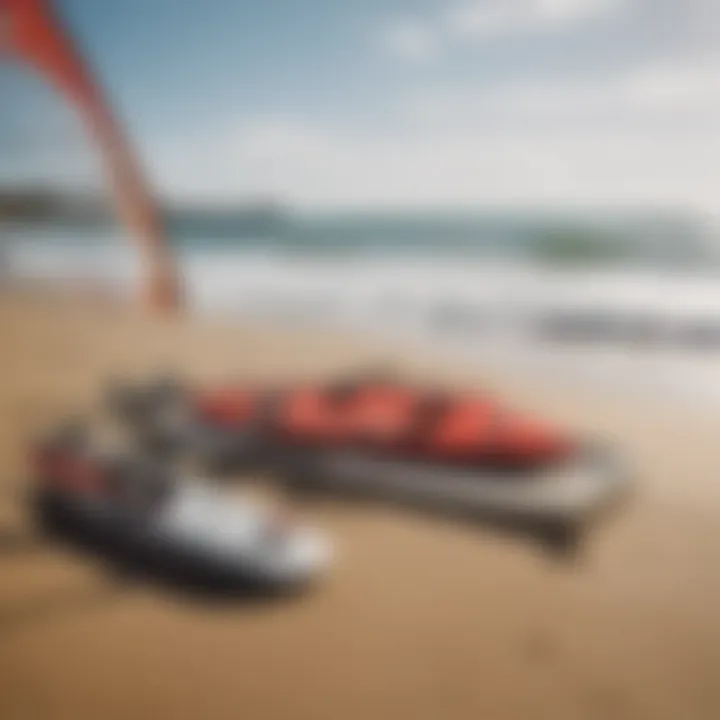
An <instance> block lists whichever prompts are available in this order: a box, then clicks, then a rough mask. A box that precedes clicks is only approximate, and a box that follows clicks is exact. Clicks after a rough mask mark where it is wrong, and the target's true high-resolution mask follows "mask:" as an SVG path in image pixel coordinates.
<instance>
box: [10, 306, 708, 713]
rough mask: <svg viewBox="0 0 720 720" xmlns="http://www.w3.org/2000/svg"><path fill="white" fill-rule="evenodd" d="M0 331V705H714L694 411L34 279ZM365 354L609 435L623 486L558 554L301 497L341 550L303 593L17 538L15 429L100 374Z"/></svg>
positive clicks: (207, 372) (324, 369) (281, 370)
mask: <svg viewBox="0 0 720 720" xmlns="http://www.w3.org/2000/svg"><path fill="white" fill-rule="evenodd" d="M0 338H2V341H1V342H2V345H1V346H0V348H1V349H0V369H1V372H0V479H1V480H2V482H3V484H4V490H5V491H6V496H5V497H3V499H2V501H0V523H1V524H0V717H2V718H3V720H35V719H38V720H44V719H45V718H47V719H48V720H50V719H52V720H63V719H65V718H67V719H68V720H83V719H84V718H88V719H90V718H92V719H93V720H94V719H95V718H103V720H114V719H115V718H117V719H118V720H127V719H128V718H133V719H134V720H140V719H144V718H148V719H150V718H173V719H184V718H188V719H190V718H192V719H193V720H195V719H197V718H203V719H204V720H215V719H216V718H218V719H219V718H228V719H230V718H233V720H234V719H235V718H238V717H245V718H252V719H253V720H255V719H259V720H263V719H265V718H298V719H307V720H323V719H324V718H327V719H328V720H339V719H342V720H351V719H353V718H358V719H360V718H362V719H363V720H365V719H366V718H373V720H383V719H385V718H387V719H388V720H389V719H391V718H392V719H396V718H412V720H422V719H423V718H427V719H428V720H430V719H432V720H437V719H439V718H453V719H454V718H468V719H470V718H472V719H473V720H475V719H477V718H488V719H492V720H504V719H505V718H535V719H540V718H553V719H554V720H562V719H564V718H567V720H580V719H583V720H584V719H592V718H653V719H661V718H668V719H672V720H677V718H683V719H684V720H694V719H699V720H704V719H705V718H708V719H710V718H717V717H720V685H718V683H717V679H718V676H719V675H720V522H719V520H720V443H719V442H718V432H719V431H718V423H717V418H714V417H712V416H711V415H710V414H704V415H703V414H701V413H700V411H692V410H690V409H681V408H677V407H671V406H663V404H662V403H661V402H653V403H650V401H649V399H648V400H639V399H638V398H623V397H620V396H617V397H613V396H609V395H608V394H606V393H600V392H591V391H590V390H581V389H579V388H570V387H566V386H561V385H560V384H559V381H558V380H557V379H553V380H552V381H551V380H550V379H547V380H545V381H543V382H539V381H538V380H537V379H534V380H530V379H528V378H524V379H523V378H521V377H513V376H512V375H511V374H510V373H503V372H499V371H497V370H493V371H490V370H489V369H487V368H478V367H458V366H451V364H450V363H443V362H440V361H438V360H437V359H435V358H430V357H423V358H419V357H416V356H415V355H414V354H412V353H404V352H401V351H400V350H392V351H390V350H382V351H380V350H379V349H377V348H375V349H373V348H372V346H371V344H370V343H368V342H360V341H359V340H354V341H353V340H351V339H349V338H341V337H337V336H330V335H326V334H322V333H318V332H316V333H307V332H301V331H299V330H298V331H280V330H269V329H267V328H265V329H263V328H252V327H231V326H228V325H224V324H222V323H221V322H217V323H210V322H205V323H203V324H200V323H199V322H197V323H194V324H193V323H185V322H181V321H160V320H150V319H147V318H142V317H140V316H139V315H136V314H134V313H132V312H128V311H125V312H121V311H119V310H117V309H113V308H111V307H107V306H104V305H103V304H102V303H101V302H97V303H95V304H88V303H84V304H81V303H79V302H78V301H77V300H73V299H71V298H67V297H66V298H62V297H57V296H53V295H48V294H45V295H40V294H35V295H30V294H27V293H21V292H13V293H8V292H4V293H3V294H1V295H0ZM380 359H383V360H387V359H390V360H392V361H394V362H395V363H396V364H398V365H399V366H400V367H402V368H405V369H406V371H407V372H408V373H409V374H414V375H416V376H419V377H429V378H433V379H436V380H437V381H438V382H440V381H443V382H448V383H455V382H457V383H462V384H463V385H465V386H468V387H471V388H485V387H488V386H489V387H491V388H493V389H494V390H496V391H497V392H498V393H499V394H500V395H502V396H503V397H506V398H509V399H510V400H512V401H513V402H514V403H515V404H517V405H519V406H521V407H523V408H527V409H530V410H533V411H536V412H539V413H541V414H543V415H545V416H548V417H551V418H554V419H557V420H559V421H562V422H564V423H568V424H570V425H571V426H572V427H577V428H580V429H582V430H584V431H587V432H590V433H593V434H596V435H599V436H601V437H603V438H605V439H607V440H608V441H611V442H615V443H616V444H617V445H618V446H619V447H620V448H621V450H622V451H623V452H624V453H625V454H626V455H627V456H628V457H629V458H630V459H631V461H632V463H633V465H634V466H635V469H636V477H637V482H638V493H637V497H636V498H635V500H634V502H633V503H632V504H631V505H629V506H628V507H626V508H625V509H623V510H622V511H621V512H619V513H617V515H615V516H614V517H613V518H611V519H608V521H607V522H604V523H603V524H602V525H601V526H600V527H598V528H597V530H596V532H594V533H593V535H592V537H591V538H590V539H589V543H588V545H587V547H586V550H585V552H584V553H583V555H582V556H581V557H578V558H577V559H575V560H574V561H571V562H562V561H559V560H558V559H553V558H551V557H548V556H547V555H545V554H543V552H542V551H541V550H540V549H539V548H538V547H537V546H536V545H533V544H532V543H529V542H525V541H523V540H521V539H519V538H513V537H506V536H500V535H498V534H496V533H494V532H492V531H491V530H489V529H486V528H481V527H471V526H469V525H466V524H465V525H461V524H458V523H454V522H452V521H450V520H448V519H434V518H430V517H421V516H418V515H415V514H413V513H411V512H402V511H400V510H392V509H389V508H381V507H372V506H363V507H358V506H351V505H348V504H332V503H323V504H322V505H317V506H312V507H307V508H305V509H304V511H303V512H304V513H306V514H307V515H308V516H309V517H310V518H312V519H313V521H315V522H317V523H318V524H320V525H322V526H323V527H325V528H326V529H327V530H328V531H329V532H330V533H331V534H332V536H333V538H334V539H335V542H336V549H337V555H338V557H337V565H336V567H335V568H334V571H333V572H332V573H331V574H330V575H329V576H328V578H327V580H326V581H325V582H324V583H322V584H321V585H320V586H319V587H318V588H317V589H316V590H315V591H314V592H312V593H311V594H309V595H307V596H305V597H303V598H300V599H298V600H295V601H292V602H284V603H273V604H258V603H254V604H249V603H243V602H235V603H224V604H222V605H210V604H208V603H207V602H203V601H200V600H197V599H187V598H186V599H183V598H179V597H175V596H173V595H172V594H171V593H169V592H168V591H166V590H165V591H164V590H160V589H154V588H150V587H147V586H143V585H140V584H133V583H129V582H119V581H118V579H117V578H116V577H114V576H113V575H112V574H110V573H108V572H106V571H104V570H103V569H102V568H100V567H99V566H98V565H97V564H95V563H93V562H91V561H89V560H87V559H83V558H78V557H76V556H74V555H73V554H71V553H68V552H66V551H62V552H61V551H59V550H54V549H52V550H47V549H44V548H37V547H33V546H28V547H23V546H22V545H21V538H22V537H23V535H22V533H24V532H25V531H26V529H27V527H26V519H25V518H24V516H23V513H22V509H21V507H20V506H19V505H18V503H16V502H15V501H14V500H13V499H12V497H11V495H12V491H13V488H14V486H15V485H16V484H17V483H20V485H21V484H22V480H23V477H24V472H25V471H24V457H23V451H24V444H25V441H26V439H27V438H28V437H29V436H30V435H31V434H32V433H34V432H37V431H38V430H40V429H42V428H43V427H44V426H46V425H47V424H51V423H52V421H53V420H54V419H58V418H61V417H64V416H65V415H67V414H68V413H69V412H76V411H80V412H82V411H83V410H85V409H88V408H91V407H92V406H93V403H94V402H95V401H96V398H97V395H98V390H99V388H100V387H101V386H102V384H103V382H104V381H105V380H107V379H108V378H109V377H111V376H113V375H127V374H131V375H133V374H136V375H138V376H140V375H142V374H143V373H146V372H149V371H153V370H158V369H166V368H167V369H176V370H179V371H182V372H183V373H186V374H188V375H189V376H192V377H197V378H205V379H212V378H223V377H233V376H235V377H253V378H280V377H283V378H287V377H296V376H304V375H308V374H310V375H318V376H321V375H326V374H328V373H332V372H336V371H338V370H341V369H347V368H348V367H352V366H357V365H362V364H364V363H367V362H370V361H373V360H380ZM16 531H17V532H16ZM17 533H20V535H18V534H17Z"/></svg>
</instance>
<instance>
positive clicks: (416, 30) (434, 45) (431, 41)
mask: <svg viewBox="0 0 720 720" xmlns="http://www.w3.org/2000/svg"><path fill="white" fill-rule="evenodd" d="M382 41H383V44H384V46H385V48H386V49H387V50H389V51H390V52H391V53H392V54H393V55H396V56H397V57H399V58H402V59H403V60H409V61H411V62H424V61H427V60H429V59H431V58H432V57H434V56H435V54H436V53H437V51H438V37H437V33H436V30H435V29H434V28H433V27H432V25H431V24H430V23H427V22H424V21H422V20H414V19H410V18H404V19H397V20H393V21H392V22H390V23H389V24H388V25H387V26H386V27H385V28H383V32H382Z"/></svg>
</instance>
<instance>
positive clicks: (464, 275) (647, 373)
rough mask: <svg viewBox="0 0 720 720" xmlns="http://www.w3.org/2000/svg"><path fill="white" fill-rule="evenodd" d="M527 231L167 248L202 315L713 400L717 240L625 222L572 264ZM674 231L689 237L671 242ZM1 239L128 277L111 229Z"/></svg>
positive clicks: (10, 262)
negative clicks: (610, 241)
mask: <svg viewBox="0 0 720 720" xmlns="http://www.w3.org/2000/svg"><path fill="white" fill-rule="evenodd" d="M527 227H528V225H527V223H526V224H525V226H523V223H522V222H516V223H515V225H508V224H506V225H504V226H503V225H502V224H497V223H496V224H495V226H493V223H492V222H490V221H487V220H486V221H485V223H484V225H483V226H482V227H480V226H475V227H473V226H472V224H471V223H470V221H469V220H467V219H461V220H459V221H456V222H455V224H453V225H452V226H448V225H446V226H443V225H442V223H440V222H439V221H436V222H435V224H433V223H422V222H420V221H419V220H416V221H415V224H414V225H413V223H411V222H405V224H403V222H401V221H400V219H398V218H381V219H374V220H373V221H366V222H365V224H364V225H363V222H362V221H361V220H358V219H357V218H352V219H350V220H347V219H346V220H345V221H344V224H343V222H342V221H341V220H339V219H337V218H330V219H324V220H323V221H322V223H318V224H315V225H314V226H313V225H312V224H311V223H307V224H306V225H305V226H303V227H300V228H296V229H295V232H294V233H288V232H287V231H285V232H281V233H277V232H276V233H275V234H273V235H272V236H271V237H268V236H267V235H265V236H263V235H262V233H260V234H259V235H257V236H255V237H252V236H251V235H250V233H248V232H246V231H245V232H241V231H240V230H238V229H237V228H236V235H237V237H235V238H233V226H232V223H228V222H226V223H225V224H224V225H222V228H221V229H222V232H218V228H217V226H215V227H214V228H212V232H210V231H209V230H208V228H207V227H203V226H202V224H196V225H193V224H192V223H190V224H187V225H186V226H185V228H184V232H176V246H177V250H178V255H179V258H180V263H181V266H182V270H183V274H184V279H185V282H186V285H187V292H188V297H189V300H190V306H191V308H192V310H193V311H194V312H197V313H210V314H213V315H218V314H222V315H224V316H226V317H229V318H236V319H237V320H238V321H248V320H251V321H261V322H265V323H274V324H278V325H290V326H292V327H303V326H306V327H323V328H337V329H342V330H344V331H347V330H350V331H357V332H361V333H366V334H369V335H374V336H378V337H381V338H386V339H388V340H390V341H392V342H393V343H398V342H399V343H406V344H408V346H412V347H417V348H421V349H422V348H425V349H428V350H432V352H434V353H439V354H441V355H452V356H461V357H463V358H465V359H469V360H470V361H473V362H477V363H478V364H480V365H482V364H486V365H491V364H498V365H502V366H513V367H515V368H517V369H519V370H522V371H525V372H528V373H538V374H541V375H555V376H558V377H560V378H562V379H563V380H564V381H567V382H580V383H588V382H589V383H593V384H595V385H600V386H602V387H604V388H607V389H608V390H609V391H610V390H612V391H617V392H622V393H628V392H638V393H643V394H645V395H646V396H648V395H649V396H662V397H663V398H669V399H677V400H683V401H691V402H696V403H704V404H707V403H711V404H712V405H713V406H717V405H718V404H720V264H716V262H715V260H714V255H713V253H712V249H713V245H712V243H708V242H707V240H706V238H702V242H701V241H700V240H699V239H698V238H699V236H698V234H697V233H695V234H693V233H691V232H689V231H688V228H687V227H681V226H675V227H674V228H673V227H672V226H671V225H668V224H662V223H659V224H656V225H655V226H652V225H647V224H646V225H645V226H638V225H637V224H636V225H634V226H633V225H632V224H627V225H626V234H625V236H624V241H623V242H617V243H616V244H615V245H614V251H613V253H604V254H602V255H600V256H598V257H575V256H572V253H571V257H570V258H568V257H567V244H563V245H561V246H560V250H561V253H560V254H559V255H558V254H557V247H553V248H552V249H553V253H554V254H553V255H552V256H547V255H544V254H543V253H542V252H541V253H538V252H537V247H538V246H537V244H533V243H534V242H535V243H537V238H538V237H542V235H541V234H540V233H536V234H535V235H533V234H532V233H531V232H528V230H527ZM653 227H654V228H655V229H654V230H652V232H651V231H650V229H649V228H653ZM668 228H670V229H672V230H673V232H675V233H676V235H675V237H676V240H677V238H683V240H682V241H680V240H678V241H677V243H676V244H674V243H673V242H671V240H672V233H670V234H669V230H668ZM203 230H205V233H203V232H202V231H203ZM255 230H257V228H255ZM443 230H445V231H447V232H443ZM393 232H394V233H395V235H393ZM473 232H474V233H475V235H476V236H477V238H478V239H477V241H476V242H473V241H472V237H473ZM653 233H654V234H653ZM683 233H684V234H683ZM0 237H1V238H2V251H1V252H2V256H1V258H0V263H1V264H2V268H3V272H4V273H5V274H6V275H9V276H13V277H19V278H26V279H47V280H53V281H57V280H60V281H64V282H76V281H77V282H93V283H98V284H102V285H103V286H108V287H111V288H114V289H115V290H116V291H117V292H118V293H130V292H132V291H133V288H134V287H135V285H136V283H137V282H138V278H139V269H140V268H139V264H138V257H137V254H136V252H135V250H134V248H133V246H132V244H131V243H130V242H128V241H127V239H126V238H125V237H124V236H123V235H122V234H121V233H119V232H117V231H113V230H98V229H95V230H92V231H90V230H83V231H77V230H72V229H69V228H65V229H63V228H59V227H44V228H39V227H32V228H30V227H20V226H17V225H16V226H14V227H9V226H5V227H4V228H3V227H0ZM618 237H622V236H620V235H618ZM533 238H534V239H533ZM689 239H690V240H692V242H691V241H690V240H689ZM541 249H542V248H541ZM708 249H709V250H708ZM568 260H570V261H568Z"/></svg>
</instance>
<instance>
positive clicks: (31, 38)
mask: <svg viewBox="0 0 720 720" xmlns="http://www.w3.org/2000/svg"><path fill="white" fill-rule="evenodd" d="M5 54H8V55H10V56H11V57H14V58H16V59H18V60H20V61H22V62H25V63H27V64H29V65H30V66H32V67H34V68H35V69H36V70H37V71H38V72H40V73H41V74H42V75H44V76H45V78H46V79H48V80H49V81H50V82H51V83H52V84H53V85H55V86H56V87H57V88H58V89H59V90H60V91H61V92H62V93H63V94H65V95H66V96H67V97H68V99H69V100H70V101H71V102H72V103H73V105H74V106H75V107H76V108H77V109H78V111H79V113H80V115H81V117H82V119H83V121H84V122H85V125H86V126H87V128H88V130H89V132H90V134H91V135H92V136H93V137H94V138H95V140H96V141H97V143H98V145H99V147H100V149H101V151H102V155H103V158H104V160H105V165H106V168H107V172H108V176H109V179H110V182H111V185H112V188H113V193H114V198H115V202H116V206H117V209H118V212H119V215H120V217H121V218H122V219H123V220H124V222H125V224H126V225H127V227H128V228H129V229H130V231H131V232H132V234H133V235H134V236H135V237H137V238H138V240H139V243H140V249H141V251H142V252H143V254H144V256H145V258H144V259H145V263H144V267H145V269H146V273H147V276H146V278H145V281H146V284H145V288H144V301H145V302H146V303H147V304H149V305H150V306H151V307H152V308H154V309H161V310H174V309H177V308H178V307H179V305H180V285H179V280H178V277H177V271H176V267H175V262H174V259H173V256H172V253H171V250H170V248H169V246H168V243H167V239H166V235H165V228H164V222H163V216H162V213H161V211H160V209H159V207H158V205H157V203H156V202H155V199H154V198H153V196H152V193H151V192H150V189H149V187H148V185H147V183H146V181H145V178H144V177H143V173H142V171H141V169H140V167H139V164H138V163H137V161H136V159H135V156H134V154H133V152H132V151H131V149H130V147H129V144H128V141H127V139H126V138H125V137H124V135H123V132H122V130H121V128H120V126H119V124H118V123H117V121H116V120H115V118H114V116H113V114H112V112H111V111H110V108H109V105H108V102H107V101H106V99H105V98H104V97H103V94H102V91H101V89H100V87H99V85H98V84H97V82H96V81H95V79H94V78H93V76H92V74H91V72H90V70H89V68H88V66H87V64H86V63H85V62H84V60H83V58H82V56H81V54H80V52H79V51H78V49H77V47H76V45H75V43H74V42H73V40H72V39H71V37H70V35H69V33H68V32H67V30H66V28H65V27H64V26H63V24H62V22H61V20H60V18H59V17H58V15H57V13H56V12H55V11H54V9H53V7H52V3H51V2H50V0H0V57H2V55H5Z"/></svg>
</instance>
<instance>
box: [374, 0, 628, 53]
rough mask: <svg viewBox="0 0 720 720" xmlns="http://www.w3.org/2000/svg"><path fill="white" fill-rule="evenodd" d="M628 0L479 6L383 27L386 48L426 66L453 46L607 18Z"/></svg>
mask: <svg viewBox="0 0 720 720" xmlns="http://www.w3.org/2000/svg"><path fill="white" fill-rule="evenodd" d="M628 2H631V0H484V2H477V1H476V2H471V3H465V4H461V5H451V6H450V7H448V8H447V9H445V10H443V11H441V12H439V13H437V14H436V15H435V16H433V17H428V18H426V19H425V20H419V19H410V18H406V19H396V20H393V21H391V22H390V23H389V24H387V25H385V26H384V27H383V31H382V37H383V39H384V42H385V45H386V47H387V48H388V49H389V50H391V51H392V52H393V53H394V54H395V55H397V56H399V57H402V58H404V59H409V60H428V59H429V58H432V57H434V56H436V55H437V54H438V53H439V52H440V50H442V49H444V48H447V47H449V46H451V45H454V44H456V43H458V42H468V41H472V40H478V39H484V38H489V37H502V36H505V35H510V34H514V33H527V32H543V31H547V30H552V29H557V28H560V27H567V26H570V25H575V24H579V23H583V22H588V21H591V20H595V19H598V18H604V17H612V16H613V15H615V14H617V13H618V12H620V11H622V10H623V8H624V7H625V6H626V4H627V3H628Z"/></svg>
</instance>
